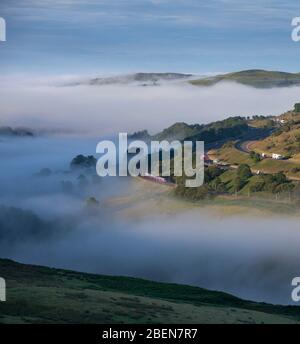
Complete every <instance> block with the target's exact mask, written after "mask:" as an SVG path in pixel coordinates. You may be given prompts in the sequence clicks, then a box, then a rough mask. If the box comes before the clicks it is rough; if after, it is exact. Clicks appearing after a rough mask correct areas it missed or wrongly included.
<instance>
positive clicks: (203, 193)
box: [175, 164, 295, 201]
mask: <svg viewBox="0 0 300 344" xmlns="http://www.w3.org/2000/svg"><path fill="white" fill-rule="evenodd" d="M224 172H225V170H223V169H221V168H219V167H216V166H209V167H206V168H205V174H204V180H205V183H204V185H202V186H200V187H198V188H186V187H185V177H181V178H177V188H176V189H175V194H176V195H177V196H180V197H184V198H187V199H190V200H193V201H197V200H203V199H206V198H211V197H214V196H216V195H218V194H225V193H228V194H232V193H237V192H239V191H241V190H242V189H243V188H244V187H245V186H246V185H247V184H248V183H250V184H249V191H250V192H253V193H255V192H261V191H266V192H270V193H282V192H289V191H292V190H293V188H294V187H295V186H294V184H293V183H292V182H290V181H289V180H288V179H287V177H286V175H285V174H284V173H283V172H278V173H275V174H266V175H264V174H263V175H259V176H256V177H255V179H253V180H252V177H253V173H252V172H251V169H250V167H249V166H248V165H247V164H241V165H240V166H239V167H238V168H237V170H236V171H235V173H234V176H233V177H232V179H231V180H229V181H226V183H225V182H223V181H222V178H221V176H222V174H223V173H224ZM254 180H255V182H253V181H254Z"/></svg>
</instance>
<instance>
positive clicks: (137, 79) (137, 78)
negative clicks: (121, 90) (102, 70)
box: [73, 73, 192, 86]
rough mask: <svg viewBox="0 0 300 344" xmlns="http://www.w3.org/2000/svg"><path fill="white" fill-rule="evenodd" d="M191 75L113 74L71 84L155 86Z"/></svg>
mask: <svg viewBox="0 0 300 344" xmlns="http://www.w3.org/2000/svg"><path fill="white" fill-rule="evenodd" d="M191 77H192V74H183V73H134V74H124V75H115V76H109V77H97V78H93V79H90V80H86V81H82V82H77V83H75V84H73V85H84V84H85V85H94V86H103V85H117V84H120V85H126V84H137V85H140V86H155V85H158V84H159V83H161V82H172V81H180V80H185V79H186V80H187V79H189V78H191Z"/></svg>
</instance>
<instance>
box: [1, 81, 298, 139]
mask: <svg viewBox="0 0 300 344" xmlns="http://www.w3.org/2000/svg"><path fill="white" fill-rule="evenodd" d="M48 80H49V78H48V77H45V78H44V79H37V78H34V77H22V78H21V77H11V76H10V77H9V78H5V77H2V78H1V79H0V104H1V108H0V126H1V125H10V126H29V127H35V128H36V127H38V128H45V127H46V128H50V129H51V128H55V129H66V130H73V131H77V132H78V131H82V132H85V133H91V132H93V133H94V134H96V135H110V134H112V133H115V132H120V131H122V132H124V131H127V132H132V131H136V130H141V129H148V130H149V131H150V132H151V133H155V132H157V131H160V130H162V129H164V128H165V127H167V126H169V125H172V124H173V123H175V122H182V121H185V122H187V123H189V124H194V123H207V122H212V121H215V120H219V119H223V118H225V117H228V116H233V115H243V116H247V115H262V114H263V115H276V114H281V113H283V112H284V111H287V110H289V109H291V108H292V107H293V106H294V103H296V102H299V94H300V88H299V87H290V88H274V89H267V90H259V89H255V88H251V87H246V86H242V85H238V84H234V83H223V84H222V83H221V84H218V85H216V86H213V87H196V86H192V85H188V84H186V83H184V82H178V83H175V84H162V85H160V86H146V87H143V86H134V85H110V86H63V85H65V84H66V83H67V82H68V80H69V79H68V78H66V79H63V80H62V79H58V80H56V79H55V78H54V79H52V81H51V82H49V81H48ZM47 82H48V84H47Z"/></svg>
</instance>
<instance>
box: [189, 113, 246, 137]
mask: <svg viewBox="0 0 300 344" xmlns="http://www.w3.org/2000/svg"><path fill="white" fill-rule="evenodd" d="M248 130H249V126H248V123H247V120H246V119H245V118H243V117H239V116H237V117H230V118H227V119H225V120H223V121H217V122H214V123H211V124H208V125H206V126H203V128H202V129H201V130H200V131H199V133H198V134H197V135H194V136H191V137H188V138H186V140H191V141H197V140H198V141H205V142H206V143H211V142H214V141H219V140H224V139H232V140H234V139H237V138H240V137H241V136H242V135H244V134H245V133H247V132H248Z"/></svg>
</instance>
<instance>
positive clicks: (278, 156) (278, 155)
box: [272, 153, 283, 160]
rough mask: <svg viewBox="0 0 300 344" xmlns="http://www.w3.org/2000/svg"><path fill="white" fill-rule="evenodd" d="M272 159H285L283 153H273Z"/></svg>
mask: <svg viewBox="0 0 300 344" xmlns="http://www.w3.org/2000/svg"><path fill="white" fill-rule="evenodd" d="M272 159H275V160H282V159H283V156H282V155H281V154H276V153H273V154H272Z"/></svg>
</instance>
